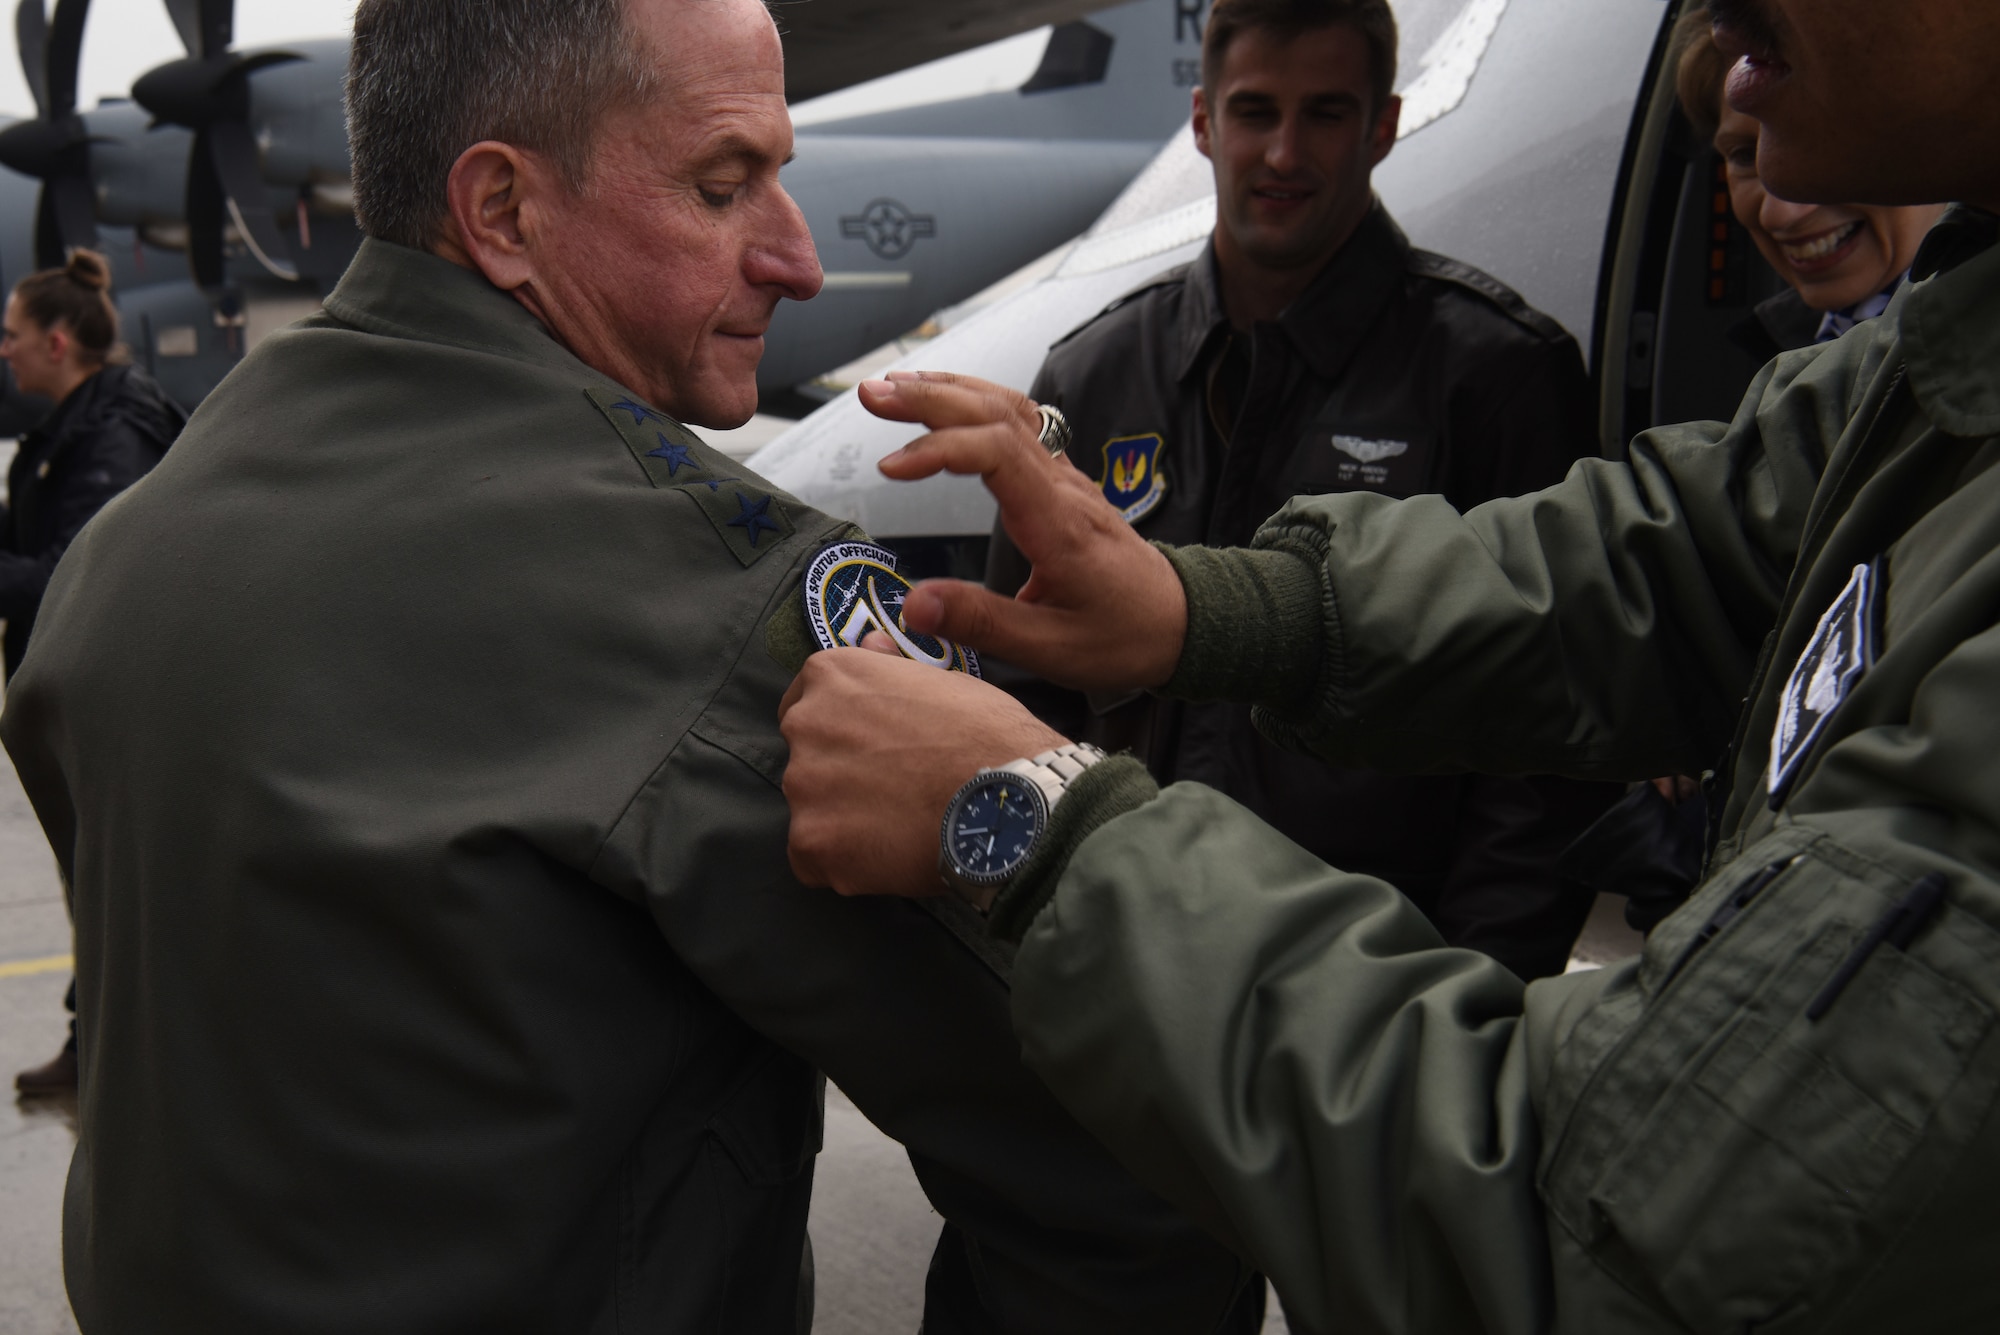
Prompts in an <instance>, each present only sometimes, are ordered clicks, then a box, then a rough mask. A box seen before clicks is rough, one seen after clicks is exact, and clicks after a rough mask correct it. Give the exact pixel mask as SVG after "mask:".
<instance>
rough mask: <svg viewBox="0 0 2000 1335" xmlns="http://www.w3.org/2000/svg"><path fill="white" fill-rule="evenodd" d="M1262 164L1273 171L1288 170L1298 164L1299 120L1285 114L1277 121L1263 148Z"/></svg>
mask: <svg viewBox="0 0 2000 1335" xmlns="http://www.w3.org/2000/svg"><path fill="white" fill-rule="evenodd" d="M1264 165H1265V166H1266V167H1269V168H1270V169H1271V170H1272V171H1274V172H1280V173H1284V172H1289V171H1291V170H1292V169H1293V168H1294V167H1297V166H1298V165H1299V122H1298V118H1297V117H1294V116H1286V117H1285V118H1284V119H1283V120H1281V121H1279V122H1278V128H1277V131H1276V132H1275V133H1273V134H1272V136H1271V141H1270V143H1269V144H1267V145H1266V146H1265V148H1264Z"/></svg>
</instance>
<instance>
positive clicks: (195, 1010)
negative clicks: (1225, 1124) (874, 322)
mask: <svg viewBox="0 0 2000 1335" xmlns="http://www.w3.org/2000/svg"><path fill="white" fill-rule="evenodd" d="M350 116H351V122H352V133H353V144H354V175H355V189H356V198H357V201H358V204H359V208H360V212H361V216H362V221H363V225H364V227H365V228H366V230H367V232H368V233H369V237H370V239H369V240H368V241H367V242H366V244H365V245H364V247H363V249H362V252H361V254H360V256H359V258H358V259H357V260H356V261H355V264H354V266H353V268H352V270H351V271H350V272H349V273H348V275H347V276H346V277H345V278H344V279H343V281H342V282H341V284H340V286H339V288H338V289H337V290H336V291H335V292H334V293H333V294H332V295H331V296H330V297H329V298H328V300H327V303H326V310H325V312H324V313H323V314H322V315H320V316H317V317H315V318H313V319H311V320H308V321H306V322H305V323H304V324H302V325H300V326H298V327H296V328H294V329H292V330H290V331H287V332H285V333H282V334H280V335H278V336H276V337H274V338H272V339H270V340H269V341H268V342H266V343H265V344H264V345H262V346H261V347H260V348H259V349H257V351H256V352H254V353H253V354H252V355H251V356H250V357H249V358H247V359H246V360H245V362H244V364H243V366H242V367H241V368H240V369H239V370H238V371H237V372H236V373H235V374H234V375H233V376H231V378H230V379H229V380H228V381H227V382H226V383H225V384H224V385H223V386H222V387H221V388H220V389H219V390H218V391H217V392H216V393H215V395H214V396H213V397H212V398H211V399H210V400H209V401H208V403H207V404H205V405H204V406H203V408H202V410H201V412H200V413H199V414H198V415H197V416H196V418H195V420H194V422H193V423H192V425H191V426H190V428H189V430H188V432H187V434H186V435H185V436H184V437H183V439H182V443H181V445H180V446H179V447H178V448H177V449H176V450H175V452H174V454H173V455H172V456H171V457H170V458H169V460H168V462H167V464H166V465H165V466H164V467H163V468H162V469H160V470H159V471H158V472H157V473H156V474H155V475H154V476H153V478H152V479H151V480H150V481H149V482H148V483H147V485H145V486H144V487H141V488H139V489H138V490H137V491H135V492H134V493H133V494H132V495H131V496H129V497H128V498H127V499H126V500H125V501H123V502H122V503H120V504H118V505H115V506H113V507H112V508H111V509H110V510H109V511H107V512H106V513H105V514H104V515H103V516H102V517H101V518H100V519H99V520H98V521H97V522H96V523H95V524H93V525H92V527H91V529H90V530H89V531H88V532H87V533H86V534H85V535H84V537H83V538H82V539H81V540H80V541H79V542H78V543H77V544H76V545H75V546H74V547H73V548H72V549H71V551H70V554H69V557H68V559H66V560H65V561H64V563H63V565H62V568H61V570H60V571H58V573H57V576H56V579H55V581H54V584H53V586H52V588H51V590H50V594H49V598H48V601H47V603H46V604H45V608H44V612H43V618H42V621H41V622H40V624H39V626H38V629H37V637H36V646H35V649H34V651H33V653H31V654H30V656H29V658H28V661H27V663H26V665H25V666H24V668H23V670H22V672H21V674H20V676H19V677H18V679H17V680H16V681H15V682H14V683H13V684H12V685H11V688H10V692H9V699H8V704H7V711H6V716H5V726H4V736H5V740H6V744H7V747H8V750H9V751H10V752H11V753H12V755H13V756H14V758H15V760H16V762H17V764H18V765H19V768H20V771H21V774H22V777H23V780H24V782H25V783H26V785H27V788H28V790H29V793H30V795H31V796H32V797H33V799H34V802H35V805H36V809H37V811H38V813H39V814H40V816H41V818H42V821H43V824H44V825H45V826H46V828H47V829H48V831H49V834H50V835H51V837H52V841H53V843H54V846H55V848H56V850H57V852H58V854H59V857H60V859H61V862H62V869H63V874H64V877H65V880H66V882H67V884H68V885H69V887H70V889H71V893H72V896H73V899H74V907H75V913H76V925H77V957H78V977H79V991H80V1003H81V1004H80V1007H79V1010H80V1027H81V1043H82V1058H83V1069H82V1100H81V1121H80V1126H79V1138H78V1145H77V1152H76V1159H75V1163H74V1166H73V1168H72V1170H71V1173H70V1178H69V1187H68V1193H67V1199H66V1202H65V1212H64V1230H65V1257H66V1265H67V1272H68V1275H67V1277H68V1283H69V1292H70V1296H71V1300H72V1302H73V1305H74V1307H75V1310H76V1314H77V1318H78V1321H79V1324H80V1325H81V1327H82V1329H83V1330H84V1331H85V1332H87V1333H94V1332H100V1331H128V1330H147V1331H190V1332H192V1331H199V1332H204V1335H207V1333H209V1332H216V1331H264V1330H268V1331H280V1330H281V1331H286V1332H313V1331H326V1332H354V1331H360V1330H367V1331H371V1332H393V1331H412V1332H414V1331H448V1330H449V1331H461V1330H478V1331H482V1332H486V1331H563V1332H581V1331H612V1330H645V1331H650V1332H681V1331H697V1330H699V1331H704V1332H711V1331H712V1332H728V1333H729V1335H744V1333H746V1332H749V1333H758V1332H787V1335H789V1332H792V1331H795V1330H803V1329H804V1328H805V1327H806V1326H807V1325H808V1324H809V1322H810V1319H811V1317H810V1313H811V1298H810V1286H809V1284H807V1283H804V1282H802V1273H804V1274H809V1265H808V1266H802V1257H803V1256H804V1255H806V1252H805V1222H806V1209H807V1202H808V1197H809V1194H810V1186H811V1181H812V1167H813V1156H814V1153H815V1151H816V1150H817V1148H818V1145H819V1132H820V1119H821V1104H820V1098H821V1089H822V1082H821V1076H820V1072H822V1071H824V1072H826V1073H827V1074H829V1075H831V1076H832V1077H833V1078H834V1079H836V1080H837V1081H838V1082H839V1083H840V1085H841V1086H842V1088H843V1089H845V1090H846V1092H847V1093H848V1094H849V1095H850V1096H852V1097H853V1099H854V1100H855V1102H856V1103H857V1104H859V1105H860V1106H861V1108H862V1109H863V1110H864V1111H865V1112H866V1113H867V1114H868V1115H869V1116H870V1117H871V1118H873V1119H874V1120H875V1121H876V1122H877V1123H878V1124H879V1125H880V1126H881V1127H883V1129H884V1130H886V1131H888V1132H889V1133H890V1134H892V1135H894V1136H896V1137H898V1138H899V1139H901V1140H903V1141H904V1142H905V1143H906V1144H907V1145H908V1146H909V1147H910V1151H911V1156H912V1159H913V1161H914V1163H915V1165H916V1168H917V1172H918V1175H919V1177H920V1178H921V1180H922V1182H923V1184H924V1186H925V1189H926V1190H927V1191H928V1192H929V1194H930V1197H931V1199H932V1201H933V1202H934V1203H935V1204H936V1206H937V1208H938V1210H939V1212H940V1213H941V1214H942V1215H943V1216H944V1217H945V1219H946V1221H947V1226H946V1230H945V1236H944V1237H943V1239H942V1240H941V1242H940V1244H939V1247H938V1249H937V1252H936V1255H935V1257H934V1259H933V1262H932V1268H931V1278H930V1283H929V1287H928V1295H927V1312H926V1322H925V1329H926V1330H929V1331H932V1332H947V1331H968V1332H976V1331H999V1330H1004V1331H1035V1332H1061V1331H1075V1332H1083V1331H1089V1332H1093V1333H1096V1332H1105V1331H1119V1330H1123V1331H1146V1332H1157V1331H1186V1332H1190V1335H1196V1333H1202V1335H1205V1333H1206V1332H1211V1331H1217V1330H1225V1329H1237V1328H1239V1326H1240V1323H1242V1322H1243V1321H1245V1320H1247V1319H1250V1317H1251V1316H1252V1315H1253V1309H1255V1308H1256V1307H1257V1306H1258V1304H1259V1299H1260V1297H1261V1294H1260V1293H1259V1292H1254V1291H1252V1290H1251V1289H1250V1288H1249V1287H1248V1286H1247V1284H1246V1279H1247V1272H1246V1271H1245V1270H1244V1268H1243V1267H1242V1266H1241V1265H1240V1264H1239V1263H1238V1262H1237V1261H1236V1260H1235V1259H1234V1258H1233V1257H1231V1256H1229V1255H1228V1254H1227V1253H1225V1252H1223V1251H1222V1250H1221V1249H1220V1248H1218V1247H1216V1246H1215V1245H1214V1244H1213V1243H1211V1242H1209V1241H1208V1240H1206V1239H1205V1238H1204V1237H1202V1236H1201V1235H1199V1234H1198V1233H1196V1232H1195V1231H1193V1230H1192V1229H1191V1228H1190V1227H1189V1226H1188V1225H1186V1224H1184V1223H1183V1222H1181V1221H1180V1220H1179V1219H1177V1218H1176V1217H1175V1216H1174V1215H1172V1214H1171V1213H1170V1212H1169V1211H1168V1210H1167V1209H1166V1207H1164V1206H1163V1205H1161V1204H1160V1203H1159V1201H1158V1200H1157V1199H1155V1198H1154V1197H1152V1196H1150V1195H1148V1194H1147V1193H1145V1192H1144V1191H1143V1190H1141V1189H1140V1188H1139V1187H1137V1186H1136V1185H1135V1184H1134V1183H1132V1182H1131V1181H1130V1180H1129V1179H1128V1178H1127V1177H1126V1176H1125V1175H1124V1174H1123V1173H1122V1171H1121V1170H1119V1169H1118V1168H1117V1167H1116V1166H1115V1165H1114V1164H1113V1163H1112V1162H1111V1160H1110V1159H1109V1157H1108V1156H1107V1155H1106V1154H1105V1153H1104V1151H1103V1150H1102V1149H1100V1148H1099V1147H1098V1146H1097V1145H1096V1144H1095V1143H1094V1142H1092V1141H1091V1140H1090V1139H1089V1138H1088V1137H1087V1136H1085V1135H1084V1134H1083V1133H1082V1132H1081V1131H1080V1130H1079V1129H1078V1128H1077V1127H1076V1125H1075V1124H1074V1123H1073V1122H1071V1121H1070V1120H1069V1118H1068V1117H1067V1115H1066V1114H1064V1113H1063V1112H1062V1111H1061V1110H1060V1109H1059V1108H1058V1107H1057V1105H1056V1104H1055V1103H1054V1102H1053V1100H1052V1099H1051V1098H1050V1097H1049V1096H1048V1094H1047V1093H1046V1092H1045V1091H1044V1090H1043V1089H1042V1088H1041V1087H1040V1086H1039V1085H1038V1084H1037V1083H1035V1081H1034V1080H1033V1079H1032V1077H1030V1076H1029V1075H1027V1074H1026V1073H1025V1072H1024V1070H1023V1068H1022V1066H1021V1064H1020V1061H1019V1057H1018V1052H1017V1048H1016V1045H1015V1042H1014V1039H1013V1037H1012V1034H1011V1031H1010V1028H1009V1024H1008V1015H1007V1012H1008V997H1007V988H1006V985H1005V982H1004V979H1003V977H1002V975H1001V971H1000V968H999V967H998V966H997V965H996V964H994V963H989V962H988V958H990V956H989V957H988V958H982V955H981V954H980V953H979V951H978V950H977V949H975V946H974V945H972V944H968V941H969V940H970V939H971V938H970V935H969V934H968V935H967V936H965V937H955V936H954V935H953V933H952V932H950V931H949V930H948V929H947V925H946V924H945V923H943V922H941V921H940V919H939V917H937V916H935V915H933V914H930V913H926V912H924V911H923V910H920V909H916V908H912V907H909V906H907V905H900V904H888V903H856V904H843V903H837V902H832V901H831V900H830V898H829V897H826V896H821V895H817V894H813V893H809V892H806V891H804V890H802V889H801V888H800V887H799V886H798V885H797V884H796V883H795V882H794V880H793V879H792V877H791V874H790V872H789V869H788V867H787V864H786V855H785V821H786V813H785V807H784V803H783V801H782V799H781V796H780V793H779V781H780V778H781V775H782V771H783V768H784V765H785V755H786V753H785V749H784V746H783V743H782V740H781V739H780V737H779V735H778V733H777V728H776V715H777V708H778V703H779V700H780V697H781V696H782V695H783V693H784V691H785V689H786V687H787V685H788V684H789V682H790V680H791V676H792V666H794V665H795V664H796V652H797V648H798V645H797V632H798V630H799V628H800V626H801V625H802V624H803V621H804V617H803V607H802V601H801V598H800V593H799V586H800V581H801V572H802V571H804V570H806V569H807V568H808V567H809V566H810V565H811V564H812V563H813V562H814V560H815V557H816V556H817V555H818V554H819V553H820V551H821V550H822V548H824V547H825V546H827V544H829V543H831V542H834V541H836V540H842V541H847V540H854V539H857V538H858V536H859V535H856V534H854V533H853V531H852V530H851V529H848V528H846V527H845V526H844V525H842V524H840V523H838V522H835V521H833V520H830V519H828V518H826V517H825V516H823V515H819V514H815V513H813V512H812V511H811V510H809V509H808V508H806V507H805V506H803V505H801V504H799V503H798V502H796V501H794V500H793V499H791V498H790V497H787V496H784V495H781V494H779V493H777V492H774V491H773V490H771V489H770V488H769V487H768V486H766V485H765V484H764V483H763V482H761V481H759V480H758V479H757V478H756V477H754V476H753V475H752V474H750V473H749V472H747V471H746V470H744V469H742V468H740V467H738V466H737V465H735V464H733V463H732V462H731V461H730V460H728V459H726V458H724V457H723V456H721V455H719V454H716V453H714V452H712V451H710V450H709V449H708V448H707V447H706V446H704V445H703V444H702V443H701V442H700V441H699V440H698V439H696V438H695V437H694V436H693V435H691V434H690V433H689V432H688V431H687V430H686V429H685V427H684V426H683V425H682V423H693V424H699V425H706V426H729V425H734V424H736V423H739V422H741V421H742V420H744V419H745V418H747V417H748V416H749V414H750V412H751V410H752V408H753V406H754V402H755V392H756V391H755V370H756V365H757V361H758V357H759V355H760V353H761V350H762V335H763V333H764V330H765V328H766V326H767V325H768V323H769V320H770V318H771V313H772V311H773V309H774V308H775V307H776V305H777V303H778V302H779V301H780V300H783V299H787V298H790V299H794V300H805V299H807V298H810V297H811V296H813V295H814V293H815V292H816V291H817V290H818V288H819V285H820V272H819V266H818V263H817V261H816V259H815V257H814V254H813V248H812V243H811V238H810V236H809V234H808V233H807V231H806V228H805V225H804V223H803V221H802V220H801V218H800V216H799V213H798V211H797V209H796V208H795V207H794V206H793V204H792V202H791V201H790V200H789V199H788V198H787V197H786V195H785V193H784V191H783V189H782V188H781V187H780V185H779V183H778V171H779V168H780V166H781V165H782V164H783V163H784V161H785V160H786V158H787V156H788V155H789V153H790V151H791V139H792V136H791V127H790V122H789V120H788V117H787V114H786V110H785V101H784V81H783V70H782V54H781V48H780V45H779V42H778V37H777V33H776V31H775V29H774V28H773V26H772V23H771V20H770V18H769V17H768V15H767V14H766V12H765V10H764V9H763V7H762V6H761V5H760V4H758V3H756V0H626V2H625V3H624V4H623V5H622V6H621V4H620V0H364V2H363V3H362V4H361V5H360V8H359V11H358V13H357V15H356V24H355V40H354V65H353V70H352V74H351V80H350Z"/></svg>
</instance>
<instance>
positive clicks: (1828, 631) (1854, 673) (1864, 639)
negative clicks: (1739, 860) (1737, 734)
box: [1770, 565, 1881, 811]
mask: <svg viewBox="0 0 2000 1335" xmlns="http://www.w3.org/2000/svg"><path fill="white" fill-rule="evenodd" d="M1880 584H1881V572H1880V571H1879V570H1878V569H1877V567H1876V566H1874V565H1859V566H1856V567H1854V574H1853V576H1852V577H1851V578H1850V579H1849V580H1848V581H1847V587H1846V588H1844V589H1842V590H1841V591H1840V596H1839V597H1838V598H1835V599H1834V600H1833V606H1832V607H1829V608H1828V609H1827V610H1826V615H1825V616H1823V617H1821V618H1820V619H1819V625H1818V627H1817V628H1815V629H1814V631H1813V636H1812V639H1810V640H1808V641H1807V642H1806V648H1805V652H1804V653H1802V654H1800V655H1799V661H1798V664H1797V665H1796V666H1795V667H1793V668H1792V675H1791V676H1790V677H1788V678H1786V680H1785V689H1784V692H1783V693H1782V694H1780V695H1779V696H1778V722H1777V726H1776V727H1775V728H1774V729H1773V730H1772V733H1771V783H1770V789H1771V809H1772V810H1774V811H1775V810H1777V809H1778V808H1779V807H1781V806H1783V805H1784V802H1785V798H1786V797H1787V796H1788V795H1789V794H1790V792H1791V787H1792V781H1793V780H1794V779H1796V778H1798V776H1799V771H1800V769H1801V768H1802V767H1803V765H1804V763H1805V759H1806V757H1807V756H1808V755H1809V754H1811V752H1812V749H1813V747H1814V746H1816V745H1817V744H1818V742H1819V739H1820V735H1821V734H1822V733H1824V732H1825V731H1826V725H1827V723H1828V722H1829V721H1830V720H1831V719H1832V718H1833V714H1834V711H1835V710H1837V709H1839V708H1840V706H1841V703H1842V702H1843V701H1844V700H1846V699H1847V695H1848V692H1850V691H1852V690H1853V689H1854V684H1855V683H1856V682H1858V681H1860V680H1861V678H1862V676H1863V674H1865V673H1866V672H1867V671H1868V669H1869V668H1871V667H1873V666H1874V665H1875V654H1876V624H1877V622H1876V601H1877V596H1878V592H1879V587H1880Z"/></svg>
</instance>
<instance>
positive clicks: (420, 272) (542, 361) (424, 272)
mask: <svg viewBox="0 0 2000 1335" xmlns="http://www.w3.org/2000/svg"><path fill="white" fill-rule="evenodd" d="M326 310H327V313H328V314H329V315H331V316H333V318H334V319H336V320H339V321H340V322H341V323H342V324H347V325H352V326H354V327H355V328H357V329H365V330H367V331H368V332H370V333H376V334H386V335H389V336H390V337H392V338H410V339H417V340H419V341H421V342H425V343H442V344H445V345H447V346H451V347H459V348H466V349H469V350H471V351H474V352H490V353H494V354H496V355H498V356H501V357H509V358H513V359H515V360H518V361H526V362H532V363H535V364H537V365H541V366H548V367H555V368H562V369H577V368H581V367H582V366H583V363H582V362H580V361H578V360H577V358H576V357H575V356H574V355H573V354H572V353H571V352H570V351H569V349H567V348H565V347H564V346H563V345H562V344H561V343H559V342H557V341H556V338H555V335H553V334H551V333H550V332H549V330H548V328H547V327H546V326H544V325H543V324H542V322H541V321H540V320H538V319H536V318H535V316H534V314H533V313H532V312H531V311H529V310H528V308H527V307H525V306H523V305H522V304H521V303H520V302H518V301H516V300H514V298H512V297H510V296H508V295H507V294H506V293H505V292H502V291H501V290H500V289H499V288H497V287H495V286H493V284H491V283H489V282H487V281H486V278H485V276H484V275H482V274H480V273H478V272H476V271H474V270H472V269H467V268H464V267H463V266H461V265H457V264H453V263H452V262H451V261H450V260H447V259H444V258H442V257H441V256H437V255H433V254H430V253H429V252H428V251H421V250H412V249H410V248H409V247H407V246H398V245H395V244H393V243H391V242H388V241H380V240H377V239H375V238H374V237H368V238H366V239H364V240H363V241H362V243H361V249H360V251H359V252H358V253H357V254H356V255H355V257H354V262H353V263H352V264H350V265H348V267H347V272H346V273H345V274H344V275H342V277H341V280H340V283H339V285H338V286H337V287H335V288H334V290H333V292H332V293H331V294H330V295H328V297H327V299H326Z"/></svg>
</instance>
